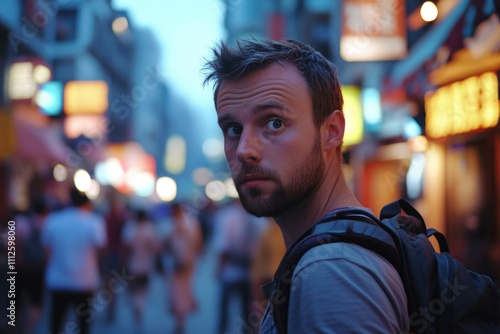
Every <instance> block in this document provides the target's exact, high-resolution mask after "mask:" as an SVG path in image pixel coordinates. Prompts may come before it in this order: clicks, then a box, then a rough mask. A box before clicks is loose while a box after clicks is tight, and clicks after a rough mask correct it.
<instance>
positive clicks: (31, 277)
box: [15, 197, 49, 333]
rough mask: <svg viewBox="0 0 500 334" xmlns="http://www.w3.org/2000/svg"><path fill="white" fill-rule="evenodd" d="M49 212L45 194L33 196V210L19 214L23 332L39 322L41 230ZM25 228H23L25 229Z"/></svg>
mask: <svg viewBox="0 0 500 334" xmlns="http://www.w3.org/2000/svg"><path fill="white" fill-rule="evenodd" d="M48 214H49V208H48V206H47V203H46V201H45V199H44V198H43V197H38V198H36V199H34V200H33V203H32V204H31V210H30V212H28V213H27V214H25V215H23V218H21V217H16V218H15V220H16V222H17V232H18V233H17V235H16V236H17V239H18V240H17V242H18V245H19V247H18V251H17V252H16V258H17V259H18V261H17V265H18V268H19V269H18V276H17V277H18V281H17V282H16V285H17V286H18V287H19V294H18V296H19V299H20V303H18V305H22V306H26V310H24V307H22V309H23V311H25V312H26V314H27V317H26V320H25V321H22V324H20V325H22V326H25V328H24V330H23V332H24V333H33V332H34V330H35V328H36V325H37V324H38V321H39V318H40V315H41V310H42V301H43V293H44V275H45V266H46V263H45V257H44V248H43V245H42V240H41V231H42V229H43V227H44V224H45V219H46V217H47V215H48ZM23 230H24V232H22V231H23Z"/></svg>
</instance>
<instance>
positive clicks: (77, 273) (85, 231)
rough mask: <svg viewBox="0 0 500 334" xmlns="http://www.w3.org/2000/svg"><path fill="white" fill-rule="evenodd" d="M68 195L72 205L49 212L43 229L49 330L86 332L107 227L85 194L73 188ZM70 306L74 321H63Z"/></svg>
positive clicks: (98, 275) (90, 319) (91, 314)
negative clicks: (48, 295) (48, 298)
mask: <svg viewBox="0 0 500 334" xmlns="http://www.w3.org/2000/svg"><path fill="white" fill-rule="evenodd" d="M70 196H71V201H72V206H69V207H66V208H63V209H61V210H60V211H56V212H53V213H51V214H49V215H48V216H47V220H46V222H45V226H44V228H43V230H42V243H43V245H44V246H45V250H46V254H47V269H46V273H45V285H46V288H47V289H48V290H49V292H50V299H51V302H52V308H51V312H50V331H51V333H61V332H63V333H65V332H68V331H78V332H79V333H81V334H86V333H89V323H90V321H92V320H93V316H95V315H94V314H93V313H92V312H90V310H91V309H92V305H90V304H91V302H92V297H93V295H94V293H95V292H96V290H97V288H98V287H99V283H100V282H99V280H100V273H99V263H98V262H99V253H100V251H101V250H102V248H103V247H104V246H105V245H106V227H105V223H104V219H103V217H102V216H101V215H99V214H97V213H96V212H93V210H92V203H91V202H90V200H89V199H88V198H87V196H86V195H85V193H82V192H80V191H78V190H77V189H76V188H72V189H71V190H70ZM71 308H73V311H75V312H74V316H75V317H76V321H77V323H76V324H75V323H73V322H68V321H66V322H65V321H64V320H65V315H66V311H67V310H69V309H71ZM66 320H69V319H66Z"/></svg>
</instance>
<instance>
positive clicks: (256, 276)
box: [251, 219, 286, 333]
mask: <svg viewBox="0 0 500 334" xmlns="http://www.w3.org/2000/svg"><path fill="white" fill-rule="evenodd" d="M285 252H286V248H285V243H284V241H283V236H282V235H281V231H280V229H279V227H278V225H276V223H275V222H274V221H273V220H272V219H266V220H265V226H264V227H263V231H262V232H261V233H260V234H259V237H258V240H257V247H256V250H255V255H254V257H253V261H252V293H253V302H252V305H251V310H252V317H251V321H252V323H251V327H252V328H254V332H256V333H258V328H259V324H260V319H261V318H262V316H263V314H264V311H265V307H266V304H267V301H268V298H267V297H266V296H265V295H264V293H263V292H262V287H263V286H264V285H265V284H267V283H269V282H270V281H272V280H273V277H274V273H275V272H276V269H278V266H279V264H280V262H281V259H282V258H283V255H285Z"/></svg>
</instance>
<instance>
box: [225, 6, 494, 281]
mask: <svg viewBox="0 0 500 334" xmlns="http://www.w3.org/2000/svg"><path fill="white" fill-rule="evenodd" d="M423 4H424V1H379V0H367V1H351V0H346V1H339V0H275V1H251V0H241V1H226V6H227V11H226V19H225V22H226V26H227V30H228V39H227V40H228V42H229V43H235V41H236V40H237V39H238V38H240V37H249V36H252V37H255V38H259V37H264V36H265V37H271V38H275V39H276V38H296V39H299V40H302V41H304V42H307V43H309V44H311V45H313V46H314V47H315V48H317V49H318V50H319V51H321V52H322V53H323V54H324V55H325V56H327V57H328V58H329V59H331V60H332V61H333V62H334V63H335V64H336V65H337V67H338V68H339V73H340V79H341V83H342V85H343V89H344V96H345V97H346V101H345V105H344V112H345V114H346V118H347V124H348V126H349V123H351V124H355V125H354V128H348V130H347V131H346V132H347V135H349V134H350V133H351V132H352V131H355V132H358V131H359V132H361V136H359V137H358V139H357V141H356V142H354V143H350V144H349V145H346V147H345V158H346V162H347V163H346V174H347V176H348V177H349V179H350V180H351V184H352V187H353V189H354V191H355V193H356V195H357V196H358V198H360V200H361V201H362V203H363V204H364V205H366V206H368V207H370V208H371V209H372V210H373V211H374V212H379V210H380V209H381V207H382V206H383V205H384V204H385V203H387V202H389V201H392V200H395V199H397V198H400V197H404V198H407V199H409V200H411V201H412V202H413V203H414V205H415V206H416V207H417V208H418V209H419V210H420V211H421V212H422V213H423V215H424V217H427V224H428V225H430V226H433V227H437V228H438V229H440V230H442V231H445V232H446V234H447V236H448V238H449V241H450V244H451V249H452V250H453V252H454V253H455V254H457V253H458V250H459V249H460V248H461V247H462V246H464V243H465V239H466V237H465V236H464V235H465V234H466V230H465V227H464V224H465V223H464V221H465V220H466V217H469V216H470V215H474V216H478V217H481V219H480V221H481V222H480V227H479V228H480V230H481V234H482V235H483V236H484V238H485V240H486V242H489V243H492V244H494V245H495V246H494V247H493V251H492V254H490V255H491V257H492V258H493V259H494V261H496V263H497V265H496V267H497V268H499V267H500V266H499V265H498V263H500V130H499V126H498V120H499V98H498V83H499V80H498V72H499V69H500V47H499V45H500V23H499V12H500V8H499V5H498V2H496V1H471V2H469V1H459V0H442V1H438V2H435V4H434V3H432V2H426V3H425V6H424V5H423ZM426 8H429V9H430V10H428V11H426V10H424V9H426ZM426 14H429V15H431V14H435V17H428V16H426ZM355 113H360V114H361V115H358V116H356V117H354V118H353V114H355ZM360 120H361V121H360ZM497 274H498V275H499V276H498V277H499V278H500V273H497Z"/></svg>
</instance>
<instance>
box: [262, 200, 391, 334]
mask: <svg viewBox="0 0 500 334" xmlns="http://www.w3.org/2000/svg"><path fill="white" fill-rule="evenodd" d="M332 242H348V243H354V244H357V245H360V246H362V247H364V248H366V249H368V250H371V251H373V252H375V253H377V254H379V255H381V256H382V257H384V258H385V259H386V260H387V261H389V262H390V263H391V264H392V265H393V266H394V267H395V268H396V269H397V270H398V272H399V269H400V257H399V252H398V251H397V248H396V245H395V243H394V240H393V238H392V236H391V235H390V234H389V233H388V232H387V231H386V230H385V229H384V228H381V225H380V223H379V221H378V219H377V218H376V217H375V216H374V215H372V214H370V213H368V212H367V211H365V210H361V209H349V210H345V211H343V212H341V213H340V214H339V213H331V214H328V215H326V216H325V217H324V218H323V219H321V220H320V221H319V222H318V223H317V224H315V225H313V226H312V227H311V228H310V229H308V230H307V231H306V233H304V234H303V236H302V237H301V238H299V240H297V241H296V242H295V243H294V244H293V245H292V246H291V247H290V248H289V249H288V250H287V251H286V253H285V255H284V257H283V260H282V261H281V263H280V265H279V267H278V269H277V271H276V274H275V276H274V284H275V288H274V291H273V293H272V295H271V298H270V304H271V310H272V314H273V320H274V324H275V326H276V329H277V331H278V333H279V334H284V333H287V325H288V303H289V299H290V290H291V283H292V276H293V271H294V269H295V267H296V266H297V264H298V263H299V260H300V259H301V257H302V256H303V255H304V254H305V253H306V252H307V251H308V250H310V249H312V248H314V247H316V246H320V245H323V244H327V243H332Z"/></svg>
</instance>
